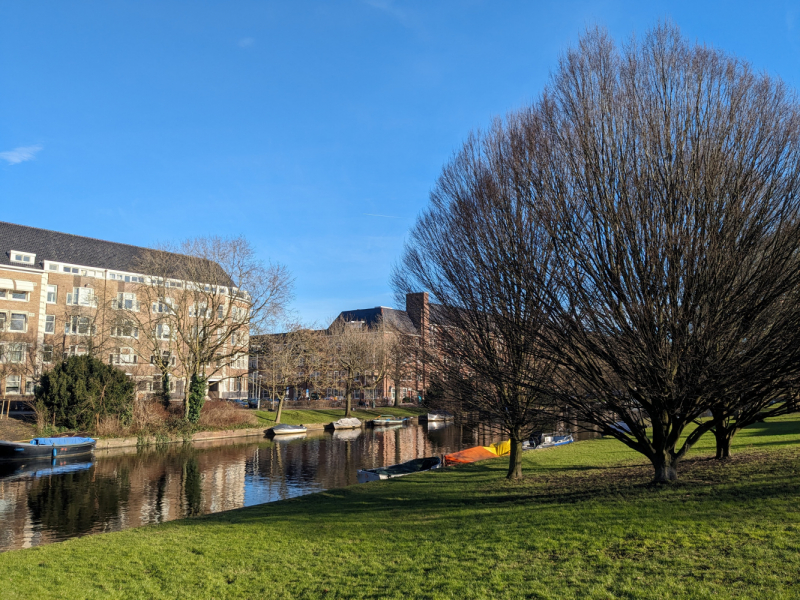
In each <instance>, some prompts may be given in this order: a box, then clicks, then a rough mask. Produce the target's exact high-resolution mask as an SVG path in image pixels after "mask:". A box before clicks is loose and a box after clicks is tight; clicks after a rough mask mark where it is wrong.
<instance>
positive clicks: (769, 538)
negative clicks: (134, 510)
mask: <svg viewBox="0 0 800 600" xmlns="http://www.w3.org/2000/svg"><path fill="white" fill-rule="evenodd" d="M734 443H735V447H734V456H733V458H732V459H731V460H730V461H728V462H727V463H726V464H724V465H720V464H718V463H717V462H716V461H714V460H710V459H709V455H710V454H711V453H712V452H713V439H712V438H711V437H708V438H706V439H704V440H702V444H701V445H700V446H699V447H698V448H697V449H696V450H695V451H694V452H693V453H692V454H691V455H690V456H689V457H688V458H687V459H686V461H685V462H684V463H682V467H681V469H680V476H681V478H682V479H681V481H680V482H678V483H677V484H674V485H668V486H651V485H649V484H648V481H649V479H650V478H651V475H652V473H651V469H650V467H649V465H647V464H645V463H644V462H643V461H642V460H641V459H640V458H639V457H638V456H637V455H635V454H634V453H632V452H631V451H629V450H627V449H626V448H625V447H623V446H622V445H621V444H619V443H618V442H616V441H613V440H610V439H598V440H591V441H586V442H579V443H576V444H572V445H570V446H565V447H562V448H552V449H548V450H541V451H534V452H530V453H526V456H525V461H524V463H525V464H524V467H525V470H526V474H527V477H526V478H525V479H524V480H523V481H521V482H507V481H505V479H504V478H503V477H504V470H505V466H506V465H505V461H504V460H503V459H495V460H489V461H485V462H482V463H476V464H473V465H466V466H463V467H459V468H453V469H447V470H444V471H441V472H431V473H422V474H418V475H414V476H409V477H406V478H402V479H397V480H394V481H387V482H376V483H370V484H366V485H360V486H353V487H350V488H346V489H338V490H331V491H328V492H323V493H320V494H315V495H311V496H305V497H301V498H296V499H292V500H287V501H283V502H277V503H273V504H265V505H261V506H256V507H251V508H246V509H241V510H235V511H231V512H227V513H219V514H215V515H210V516H206V517H200V518H195V519H187V520H183V521H173V522H170V523H165V524H161V525H154V526H148V527H142V528H139V529H132V530H128V531H123V532H120V533H111V534H105V535H97V536H92V537H86V538H82V539H76V540H70V541H67V542H63V543H59V544H52V545H50V546H44V547H41V548H34V549H30V550H18V551H12V552H7V553H4V554H0V595H1V596H2V597H3V598H4V599H12V598H37V599H40V598H71V597H79V598H117V597H119V598H403V599H412V598H458V599H461V598H515V599H516V598H580V599H601V598H603V599H605V598H631V599H633V598H648V599H649V598H652V599H662V598H759V599H764V598H787V599H788V598H798V597H800V575H798V574H799V573H800V501H799V500H800V496H799V494H800V416H797V415H793V416H791V417H788V418H782V419H777V420H775V421H773V422H770V423H767V424H758V425H756V426H754V427H752V428H751V429H749V430H747V431H745V432H743V433H742V434H740V435H739V436H737V437H736V438H735V440H734Z"/></svg>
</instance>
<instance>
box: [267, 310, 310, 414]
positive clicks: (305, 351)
mask: <svg viewBox="0 0 800 600" xmlns="http://www.w3.org/2000/svg"><path fill="white" fill-rule="evenodd" d="M285 329H286V331H285V332H284V333H274V334H268V335H260V336H258V338H257V339H256V340H254V343H253V348H252V353H253V354H254V355H255V356H256V357H257V358H256V360H257V361H258V363H257V365H256V368H257V370H258V373H259V374H260V375H262V380H263V381H264V382H265V385H266V386H267V389H268V390H269V393H270V397H271V398H275V397H276V396H278V398H279V399H278V412H277V415H276V417H275V422H276V423H280V422H281V416H282V414H283V406H284V400H285V399H286V393H287V390H288V389H289V388H294V389H295V390H298V389H301V388H304V387H305V386H306V385H308V381H309V380H310V379H312V378H313V372H309V369H308V367H311V368H314V366H315V364H316V363H315V360H314V359H315V357H316V348H317V338H319V337H320V334H319V332H316V331H314V330H312V329H309V328H307V327H304V326H302V325H300V324H297V323H294V324H289V325H288V326H286V327H285Z"/></svg>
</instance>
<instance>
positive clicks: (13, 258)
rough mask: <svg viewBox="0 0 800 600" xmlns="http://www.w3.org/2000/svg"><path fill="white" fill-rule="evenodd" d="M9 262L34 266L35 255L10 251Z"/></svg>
mask: <svg viewBox="0 0 800 600" xmlns="http://www.w3.org/2000/svg"><path fill="white" fill-rule="evenodd" d="M9 261H10V262H12V263H17V264H20V265H30V266H33V265H35V264H36V255H35V254H33V253H31V252H20V251H19V250H11V252H10V253H9Z"/></svg>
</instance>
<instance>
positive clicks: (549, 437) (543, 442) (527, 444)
mask: <svg viewBox="0 0 800 600" xmlns="http://www.w3.org/2000/svg"><path fill="white" fill-rule="evenodd" d="M574 441H575V439H574V438H573V437H572V434H569V433H568V434H567V435H556V434H554V433H547V434H541V433H539V434H534V435H532V436H531V439H529V440H525V441H524V442H522V449H523V450H542V449H544V448H553V447H555V446H565V445H567V444H571V443H572V442H574Z"/></svg>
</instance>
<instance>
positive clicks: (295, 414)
mask: <svg viewBox="0 0 800 600" xmlns="http://www.w3.org/2000/svg"><path fill="white" fill-rule="evenodd" d="M427 412H428V409H427V408H425V409H423V408H405V407H397V408H395V407H394V406H384V407H381V408H376V409H371V410H353V416H354V417H356V418H357V419H361V420H362V421H369V420H370V419H374V418H375V417H377V416H378V415H394V416H396V417H416V416H418V415H423V414H425V413H427ZM277 414H278V413H277V412H267V411H264V410H258V411H256V416H257V417H258V421H259V425H263V426H265V427H272V425H274V424H275V417H276V416H277ZM343 417H344V409H343V408H330V409H324V410H284V411H283V412H282V413H281V423H285V424H287V425H301V424H310V423H331V422H333V421H338V420H339V419H341V418H343Z"/></svg>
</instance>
